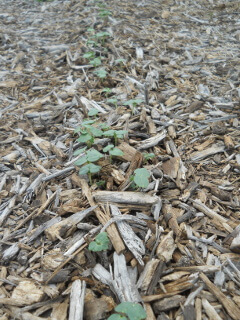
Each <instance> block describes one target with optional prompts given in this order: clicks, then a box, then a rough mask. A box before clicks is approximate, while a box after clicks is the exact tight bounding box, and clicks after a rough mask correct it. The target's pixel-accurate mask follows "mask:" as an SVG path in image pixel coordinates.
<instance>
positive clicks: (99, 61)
mask: <svg viewBox="0 0 240 320" xmlns="http://www.w3.org/2000/svg"><path fill="white" fill-rule="evenodd" d="M89 63H90V64H91V65H92V66H94V67H98V66H100V65H101V64H102V61H101V59H100V58H95V59H93V60H90V61H89Z"/></svg>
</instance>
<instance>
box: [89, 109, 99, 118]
mask: <svg viewBox="0 0 240 320" xmlns="http://www.w3.org/2000/svg"><path fill="white" fill-rule="evenodd" d="M98 113H99V111H98V110H97V109H95V108H92V109H90V110H89V111H88V116H89V117H94V116H96V115H97V114H98Z"/></svg>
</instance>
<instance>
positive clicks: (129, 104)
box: [124, 99, 143, 113]
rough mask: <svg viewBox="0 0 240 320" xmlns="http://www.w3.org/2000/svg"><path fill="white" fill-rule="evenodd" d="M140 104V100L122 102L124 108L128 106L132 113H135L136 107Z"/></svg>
mask: <svg viewBox="0 0 240 320" xmlns="http://www.w3.org/2000/svg"><path fill="white" fill-rule="evenodd" d="M142 102H143V100H142V99H131V100H128V101H126V102H124V106H129V107H130V108H131V110H132V113H135V108H136V106H138V105H139V104H141V103H142Z"/></svg>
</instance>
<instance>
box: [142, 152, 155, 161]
mask: <svg viewBox="0 0 240 320" xmlns="http://www.w3.org/2000/svg"><path fill="white" fill-rule="evenodd" d="M155 157H156V156H155V154H154V153H147V152H144V153H143V162H144V163H147V162H148V160H151V159H153V158H155Z"/></svg>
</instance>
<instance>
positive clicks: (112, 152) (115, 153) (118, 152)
mask: <svg viewBox="0 0 240 320" xmlns="http://www.w3.org/2000/svg"><path fill="white" fill-rule="evenodd" d="M109 153H110V155H111V156H123V154H124V153H123V152H122V150H120V149H118V148H113V149H112V150H110V151H109Z"/></svg>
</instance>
